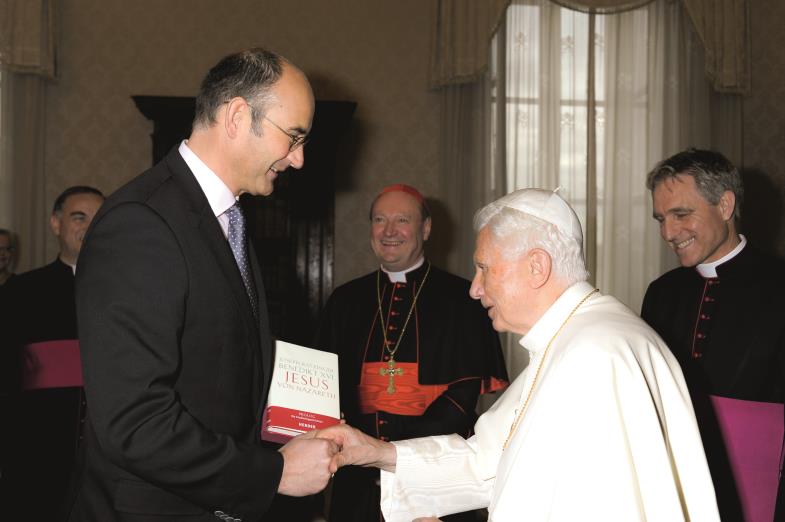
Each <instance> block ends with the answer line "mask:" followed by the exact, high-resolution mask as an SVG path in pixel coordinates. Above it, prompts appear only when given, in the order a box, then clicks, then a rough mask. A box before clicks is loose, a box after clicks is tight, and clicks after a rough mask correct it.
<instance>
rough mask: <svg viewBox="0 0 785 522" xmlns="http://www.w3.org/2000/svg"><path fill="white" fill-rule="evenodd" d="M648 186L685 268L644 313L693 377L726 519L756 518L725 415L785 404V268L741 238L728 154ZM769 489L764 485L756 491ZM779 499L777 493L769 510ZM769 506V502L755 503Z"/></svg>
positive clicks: (661, 169)
mask: <svg viewBox="0 0 785 522" xmlns="http://www.w3.org/2000/svg"><path fill="white" fill-rule="evenodd" d="M646 186H647V187H648V188H649V190H650V191H651V193H652V200H653V203H654V218H655V219H656V220H657V221H658V222H659V223H660V233H661V235H662V239H663V240H665V241H666V242H667V244H668V246H670V247H671V249H672V250H673V251H674V253H675V254H676V256H677V257H678V259H679V263H680V264H681V267H680V268H676V269H675V270H671V271H670V272H668V273H666V274H665V275H663V276H662V277H660V278H659V279H657V280H655V281H653V282H652V283H651V284H650V285H649V288H648V290H647V291H646V295H645V297H644V300H643V307H642V310H641V315H642V317H643V319H645V320H646V322H648V323H649V324H650V325H651V326H652V328H654V329H655V330H656V331H657V333H659V334H660V335H661V336H662V338H663V339H664V340H665V342H666V343H667V345H668V346H669V347H670V349H671V351H673V353H674V354H675V355H676V358H677V359H678V361H679V363H680V364H681V366H682V369H683V370H684V375H685V377H686V379H687V384H688V385H689V387H690V392H691V394H692V399H693V402H694V403H695V410H696V414H697V416H698V422H699V424H700V427H701V434H702V436H703V441H704V445H705V447H706V454H707V457H708V460H709V465H710V466H711V469H712V476H713V478H714V482H715V489H716V490H717V498H718V501H719V503H720V511H721V513H722V516H723V519H724V520H743V519H744V516H745V515H749V513H748V512H745V513H744V514H742V513H741V509H742V508H741V503H740V498H739V494H741V493H742V491H741V490H739V486H740V485H741V484H739V483H738V482H737V481H735V480H734V476H733V473H732V472H731V468H730V462H729V459H728V454H727V452H726V448H725V443H724V442H723V437H722V434H721V432H720V428H719V425H718V416H721V415H723V411H726V410H724V409H726V408H728V407H739V406H740V407H744V403H740V402H733V400H740V401H754V402H747V403H746V404H747V405H748V406H751V407H753V408H754V407H755V403H774V404H779V405H780V407H781V405H782V403H783V398H785V321H783V307H782V306H781V304H780V303H781V300H782V297H783V295H785V262H783V261H781V260H779V259H777V258H774V257H772V256H769V255H766V254H764V253H762V252H760V251H759V250H757V249H756V248H755V247H754V245H751V244H749V243H748V242H747V239H746V238H745V237H744V236H743V235H741V234H739V232H738V217H739V214H740V210H741V205H742V198H743V194H744V189H743V185H742V180H741V176H740V175H739V171H738V169H737V168H736V167H735V166H734V165H733V164H732V163H731V162H730V161H728V160H727V159H726V158H725V157H724V156H723V155H722V154H719V153H717V152H713V151H708V150H697V149H689V150H686V151H684V152H680V153H678V154H676V155H674V156H672V157H670V158H668V159H666V160H664V161H662V162H660V163H659V164H658V165H657V166H656V167H654V169H653V170H652V171H651V172H650V173H649V174H648V177H647V180H646ZM728 399H730V400H731V401H730V402H729V401H728ZM718 408H719V409H718ZM782 432H783V431H782V428H780V431H779V433H780V436H779V445H778V447H777V448H775V450H777V451H776V454H775V455H773V456H772V458H771V459H770V462H769V463H768V466H769V468H770V469H771V470H773V473H774V475H775V477H776V474H777V468H778V467H779V465H780V464H781V460H780V459H781V448H782V447H783V446H782ZM758 434H759V435H763V433H762V432H761V433H758ZM750 444H751V445H753V446H755V445H756V444H755V443H754V442H752V441H750ZM752 449H753V448H752V447H747V448H746V450H747V451H749V450H752ZM747 464H748V465H749V462H748V463H747ZM780 471H781V470H780ZM736 478H737V479H738V478H739V477H736ZM763 490H764V488H762V487H761V485H760V483H758V484H757V485H756V486H755V487H754V488H753V490H752V492H754V493H755V494H756V495H759V494H760V493H761V492H762V491H763ZM775 494H776V491H775V488H772V489H771V491H770V492H769V497H770V498H769V499H768V503H769V504H773V501H774V495H775ZM761 502H765V500H764V499H762V498H761V497H760V496H756V497H755V500H754V501H753V503H754V504H757V505H759V506H760V505H761ZM782 502H783V493H782V480H781V478H780V482H779V508H778V509H779V514H778V517H785V511H783V510H782V509H783V506H782ZM769 516H771V511H770V510H769ZM769 519H770V518H769ZM776 520H782V518H776Z"/></svg>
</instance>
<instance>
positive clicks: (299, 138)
mask: <svg viewBox="0 0 785 522" xmlns="http://www.w3.org/2000/svg"><path fill="white" fill-rule="evenodd" d="M262 118H264V119H265V120H267V121H268V122H270V123H271V124H272V125H273V126H274V127H275V128H276V129H278V130H279V131H281V132H283V133H284V134H286V135H287V136H288V137H289V152H293V151H295V150H297V149H299V148H300V147H304V146H305V144H306V143H308V137H309V136H308V135H307V134H291V133H288V132H286V131H285V130H283V128H281V127H280V126H279V125H278V124H277V123H275V122H274V121H273V120H271V119H270V118H268V117H267V116H262Z"/></svg>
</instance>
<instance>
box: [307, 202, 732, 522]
mask: <svg viewBox="0 0 785 522" xmlns="http://www.w3.org/2000/svg"><path fill="white" fill-rule="evenodd" d="M475 228H476V229H477V230H478V234H477V249H476V252H475V256H474V258H475V265H476V267H477V271H476V275H475V276H474V281H473V282H472V287H471V295H472V297H473V298H475V299H480V300H481V302H482V304H483V306H485V308H487V309H488V315H489V316H490V317H491V319H492V320H493V326H494V328H496V329H497V330H499V331H508V332H514V333H517V334H521V335H523V338H522V339H521V341H520V344H521V345H522V346H523V347H524V348H525V349H526V350H528V352H529V355H530V363H529V366H528V367H527V368H526V369H525V370H524V371H523V372H522V373H521V374H520V375H519V376H518V377H517V378H516V379H515V381H514V382H513V383H512V385H511V386H510V387H509V388H508V389H507V391H505V392H504V394H503V395H502V396H501V397H500V398H499V400H497V401H496V403H495V404H494V405H493V407H492V408H491V409H490V410H488V412H486V413H485V414H484V415H482V416H481V417H480V419H479V420H478V421H477V424H476V425H475V435H474V436H473V437H471V438H470V439H468V440H465V439H463V438H462V437H460V436H458V435H444V436H436V437H425V438H420V439H411V440H405V441H398V442H393V443H390V442H383V441H380V440H377V439H374V438H371V437H368V436H366V435H364V434H363V433H361V432H359V431H357V430H355V429H353V428H351V427H349V426H347V425H342V426H336V427H333V428H329V429H327V430H323V431H321V432H320V433H319V434H318V435H317V436H321V437H328V438H332V439H334V440H335V441H336V442H337V443H338V444H339V445H341V446H342V451H341V452H340V453H338V454H336V456H335V457H334V460H333V464H332V465H333V468H334V469H337V467H339V466H344V465H348V464H355V465H363V466H375V467H378V468H381V469H382V470H383V472H382V500H381V504H382V511H383V513H384V517H385V520H386V521H387V522H398V521H405V522H410V521H411V520H414V519H418V518H420V519H422V520H426V519H427V518H426V517H438V516H442V515H446V514H450V513H456V512H461V511H466V510H470V509H478V508H483V507H487V508H488V511H489V519H488V520H491V521H494V522H507V521H565V522H575V521H587V520H597V521H600V520H601V521H623V522H630V521H636V520H641V521H643V520H646V521H663V522H676V521H680V520H692V521H698V522H708V521H716V520H719V515H718V513H717V503H716V500H715V496H714V489H713V486H712V481H711V477H710V475H709V469H708V466H707V464H706V457H705V455H704V452H703V446H702V444H701V439H700V435H699V434H698V428H697V424H696V421H695V415H694V413H693V409H692V404H691V403H690V398H689V394H688V392H687V388H686V386H685V384H684V378H683V376H682V373H681V370H680V369H679V365H678V363H677V362H676V360H675V359H674V357H673V356H672V355H671V353H670V351H669V350H668V347H667V346H666V345H665V344H664V343H663V341H662V339H660V337H659V336H658V335H657V334H656V333H655V332H654V330H652V329H651V328H650V327H649V326H647V325H646V323H644V322H643V321H642V320H641V319H640V318H639V317H638V316H637V315H636V314H634V313H633V312H632V311H630V310H629V309H628V308H627V307H626V306H624V305H623V304H621V303H620V302H619V301H617V300H616V299H615V298H613V297H611V296H608V295H603V294H602V293H600V292H599V291H598V290H596V289H594V288H592V286H591V285H589V284H588V283H587V282H586V279H587V277H588V273H587V272H586V269H585V265H584V261H583V252H582V245H583V234H582V233H581V228H580V223H579V221H578V218H577V216H576V215H575V212H574V211H573V210H572V209H571V208H570V206H569V205H568V204H567V203H566V202H565V201H564V200H563V199H562V198H561V197H560V196H558V195H557V194H556V193H555V192H549V191H544V190H539V189H525V190H519V191H517V192H513V193H511V194H509V195H507V196H505V197H503V198H501V199H499V200H497V201H495V202H493V203H491V204H489V205H487V206H486V207H484V208H483V209H481V210H480V211H479V212H478V213H477V215H476V216H475ZM430 520H433V519H430Z"/></svg>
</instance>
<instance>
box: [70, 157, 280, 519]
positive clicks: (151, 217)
mask: <svg viewBox="0 0 785 522" xmlns="http://www.w3.org/2000/svg"><path fill="white" fill-rule="evenodd" d="M249 256H250V262H251V265H252V268H253V275H254V278H255V280H256V285H257V288H258V290H259V292H258V295H259V303H258V304H259V319H258V320H255V319H254V316H253V313H252V311H251V306H250V302H249V300H248V297H247V294H246V291H245V287H244V286H243V281H242V278H241V276H240V272H239V270H238V268H237V265H236V264H235V261H234V257H233V256H232V252H231V250H230V248H229V244H228V242H227V241H226V239H225V237H224V235H223V232H222V230H221V228H220V225H219V223H218V220H217V219H216V217H215V216H214V215H213V213H212V210H211V209H210V206H209V204H208V202H207V198H206V197H205V195H204V193H203V192H202V190H201V188H200V187H199V185H198V183H197V182H196V179H195V178H194V177H193V174H192V173H191V171H190V170H189V169H188V167H187V165H186V163H185V162H184V161H183V159H182V157H181V156H180V154H179V153H178V152H177V150H176V149H175V150H173V151H172V152H170V153H169V154H168V155H167V156H166V157H165V158H164V160H163V161H161V163H159V164H158V165H156V166H155V167H153V168H152V169H151V170H149V171H147V172H145V173H144V174H142V175H141V176H139V177H137V178H136V179H134V180H133V181H131V182H130V183H129V184H128V185H126V186H125V187H123V188H121V189H120V190H118V191H117V192H116V193H115V194H113V195H112V196H111V197H109V198H108V199H107V200H106V202H105V203H104V205H103V207H102V208H101V210H100V211H99V212H98V214H97V215H96V217H95V219H94V220H93V223H92V225H91V228H90V231H89V232H88V237H87V239H86V242H85V245H84V247H83V248H82V251H81V254H80V257H79V268H78V270H77V277H76V301H77V312H78V320H79V332H80V334H81V335H80V337H81V346H82V365H83V369H84V380H85V391H86V394H87V404H88V423H89V425H88V429H87V430H86V443H85V448H86V449H85V455H84V461H83V469H82V470H81V473H80V475H79V478H78V483H77V492H76V495H75V497H76V498H75V500H74V505H73V509H72V512H71V520H72V521H82V520H84V521H100V522H111V521H121V520H123V521H124V520H134V521H141V520H167V521H177V520H189V521H192V520H217V518H216V516H218V517H219V518H221V517H223V518H224V519H226V516H231V517H235V518H238V519H242V520H245V521H249V520H259V519H260V518H261V517H262V515H263V514H264V512H265V510H266V509H267V507H268V505H269V504H270V502H271V500H272V498H273V496H274V494H275V492H276V490H277V488H278V483H279V481H280V477H281V473H282V470H283V458H282V456H281V455H280V453H278V452H277V451H274V450H271V449H267V448H263V447H262V446H261V445H260V437H259V433H260V419H261V415H262V409H263V407H264V401H265V398H266V396H267V390H268V386H269V373H270V372H269V369H270V368H271V343H270V335H269V331H268V330H269V329H268V323H267V308H266V304H265V300H264V291H263V288H262V278H261V274H260V272H259V268H258V262H257V260H256V257H255V255H254V253H253V251H252V250H250V251H249ZM265 369H267V372H265Z"/></svg>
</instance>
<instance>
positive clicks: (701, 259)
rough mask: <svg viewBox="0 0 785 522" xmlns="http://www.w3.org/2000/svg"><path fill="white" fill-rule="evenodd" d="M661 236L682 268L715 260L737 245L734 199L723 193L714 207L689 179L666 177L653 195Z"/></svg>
mask: <svg viewBox="0 0 785 522" xmlns="http://www.w3.org/2000/svg"><path fill="white" fill-rule="evenodd" d="M652 200H653V203H654V219H656V220H657V221H659V223H660V235H661V236H662V239H664V240H665V241H666V242H667V243H668V246H670V247H671V249H672V250H673V251H674V252H675V253H676V255H677V256H678V258H679V263H680V264H681V265H682V266H696V265H699V264H701V263H710V262H712V261H717V260H718V259H720V258H722V257H723V256H725V255H726V254H728V253H729V252H730V251H731V250H733V248H734V247H735V246H736V245H737V244H738V242H739V239H738V236H737V234H736V229H735V226H734V223H733V209H734V206H735V196H734V195H733V192H731V191H726V192H725V193H724V194H723V195H722V197H721V198H720V201H719V202H718V203H717V204H716V205H712V204H711V203H709V202H708V201H706V199H704V198H703V196H701V194H700V193H699V192H698V188H697V187H696V186H695V180H694V178H693V177H692V176H688V175H678V176H676V177H675V178H666V179H664V180H663V181H661V182H660V183H659V184H657V186H656V187H655V188H654V191H653V192H652Z"/></svg>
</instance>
